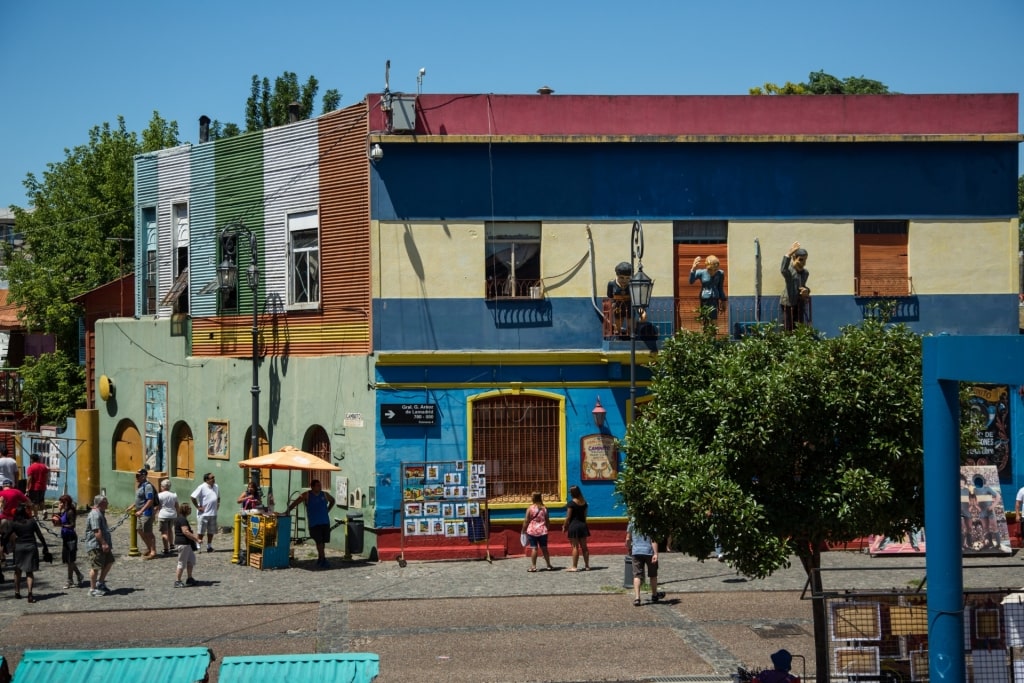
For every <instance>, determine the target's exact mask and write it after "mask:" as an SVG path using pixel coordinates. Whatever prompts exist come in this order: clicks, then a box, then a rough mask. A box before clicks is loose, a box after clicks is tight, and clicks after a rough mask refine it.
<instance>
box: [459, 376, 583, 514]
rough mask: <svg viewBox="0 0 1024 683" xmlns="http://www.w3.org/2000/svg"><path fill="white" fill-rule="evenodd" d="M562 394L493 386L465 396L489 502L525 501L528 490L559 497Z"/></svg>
mask: <svg viewBox="0 0 1024 683" xmlns="http://www.w3.org/2000/svg"><path fill="white" fill-rule="evenodd" d="M564 406H565V398H564V397H563V396H560V395H558V394H547V393H541V392H532V393H527V392H521V393H517V392H510V391H508V392H497V393H489V394H483V395H481V396H479V397H476V398H473V399H470V411H469V438H470V454H471V459H472V460H473V462H483V463H486V464H487V490H488V497H489V498H490V500H491V501H492V503H496V504H501V503H511V504H522V503H529V502H530V496H531V494H532V493H533V492H534V491H540V492H541V494H542V495H543V496H544V499H545V501H552V500H561V499H562V498H563V497H564V494H563V491H564V489H565V483H564V481H563V480H564V472H565V447H564V444H565V435H564V426H563V425H564V410H565V408H564Z"/></svg>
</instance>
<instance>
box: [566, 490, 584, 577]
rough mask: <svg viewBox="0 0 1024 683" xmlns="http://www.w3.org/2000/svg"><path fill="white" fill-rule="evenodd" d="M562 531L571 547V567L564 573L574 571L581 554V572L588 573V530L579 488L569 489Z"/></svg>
mask: <svg viewBox="0 0 1024 683" xmlns="http://www.w3.org/2000/svg"><path fill="white" fill-rule="evenodd" d="M562 531H566V532H567V534H566V535H567V536H568V537H569V545H571V546H572V567H571V568H569V569H567V570H566V571H570V572H574V571H576V569H577V565H578V564H579V562H580V554H581V553H582V554H583V571H585V572H588V571H590V550H589V549H588V548H587V537H588V536H590V529H589V528H588V527H587V501H586V499H585V498H584V497H583V492H582V491H580V487H579V486H570V487H569V502H568V503H566V505H565V523H564V524H562Z"/></svg>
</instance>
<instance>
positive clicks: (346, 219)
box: [290, 102, 373, 355]
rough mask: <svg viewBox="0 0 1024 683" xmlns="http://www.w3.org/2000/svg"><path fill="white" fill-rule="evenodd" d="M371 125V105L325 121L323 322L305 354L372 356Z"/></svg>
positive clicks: (322, 159)
mask: <svg viewBox="0 0 1024 683" xmlns="http://www.w3.org/2000/svg"><path fill="white" fill-rule="evenodd" d="M367 121H368V117H367V105H366V102H362V103H360V104H359V105H355V106H352V107H348V108H347V109H343V110H341V111H337V112H333V113H332V114H329V115H326V116H323V117H321V118H320V119H319V123H320V238H321V239H320V260H321V273H322V279H321V291H322V295H321V296H322V298H323V322H322V327H321V328H320V329H319V330H316V333H317V334H319V336H320V337H321V341H320V342H319V343H316V342H314V341H313V340H312V339H311V340H310V343H309V344H300V345H299V348H300V349H301V350H300V351H299V352H298V353H300V354H308V355H316V354H323V353H340V354H355V355H358V354H367V353H372V348H373V343H372V339H371V336H370V329H371V324H372V306H371V296H372V294H371V288H370V287H371V283H370V275H371V272H370V180H369V161H368V160H367V158H366V135H367V134H368V132H369V127H368V123H367ZM290 331H291V333H292V334H293V335H294V333H295V332H296V330H294V329H292V330H290ZM310 331H311V332H313V330H310ZM308 336H309V337H313V336H314V334H310V335H308ZM294 338H295V337H294V336H293V337H292V339H294Z"/></svg>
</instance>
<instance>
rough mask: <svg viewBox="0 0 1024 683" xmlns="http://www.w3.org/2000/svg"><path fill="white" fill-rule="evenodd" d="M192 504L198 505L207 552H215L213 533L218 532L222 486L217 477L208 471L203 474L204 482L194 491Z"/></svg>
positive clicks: (201, 533)
mask: <svg viewBox="0 0 1024 683" xmlns="http://www.w3.org/2000/svg"><path fill="white" fill-rule="evenodd" d="M191 497H192V504H193V505H194V506H195V507H196V519H198V520H199V529H198V531H197V532H196V533H198V535H199V536H200V537H202V536H203V534H206V552H208V553H212V552H213V535H214V534H215V533H217V508H218V507H219V506H220V488H218V486H217V477H215V476H214V475H212V474H210V473H209V472H207V473H206V474H204V475H203V483H202V484H200V485H199V486H197V487H196V490H195V491H193V492H192V496H191Z"/></svg>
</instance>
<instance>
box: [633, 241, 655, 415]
mask: <svg viewBox="0 0 1024 683" xmlns="http://www.w3.org/2000/svg"><path fill="white" fill-rule="evenodd" d="M643 258H644V226H642V225H641V224H640V221H633V234H632V236H631V237H630V250H629V265H630V267H631V268H630V272H631V273H632V275H630V278H629V301H630V312H629V313H630V321H629V424H633V418H634V417H635V416H636V328H637V322H638V320H639V319H640V317H641V315H642V313H643V311H644V310H646V308H647V306H648V305H650V303H651V291H652V290H653V289H654V280H652V279H651V278H649V277H647V275H646V274H645V273H644V262H643Z"/></svg>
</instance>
